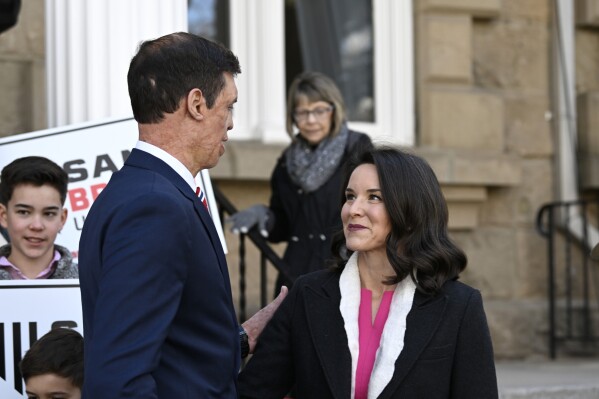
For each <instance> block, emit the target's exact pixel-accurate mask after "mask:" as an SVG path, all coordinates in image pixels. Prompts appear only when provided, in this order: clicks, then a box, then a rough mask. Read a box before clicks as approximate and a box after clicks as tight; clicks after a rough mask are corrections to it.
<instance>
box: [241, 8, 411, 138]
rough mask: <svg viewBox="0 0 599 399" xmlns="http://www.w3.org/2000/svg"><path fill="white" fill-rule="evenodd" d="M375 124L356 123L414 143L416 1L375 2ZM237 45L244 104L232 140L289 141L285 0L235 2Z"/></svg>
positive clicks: (375, 133) (373, 134)
mask: <svg viewBox="0 0 599 399" xmlns="http://www.w3.org/2000/svg"><path fill="white" fill-rule="evenodd" d="M372 2H373V19H374V21H373V28H374V32H373V34H374V54H375V60H374V91H375V93H374V94H375V122H374V123H365V122H351V121H350V123H349V125H350V127H351V128H353V129H356V130H360V131H363V132H366V133H368V134H369V135H370V136H371V137H372V138H373V139H374V140H378V141H385V142H390V143H393V144H399V145H405V146H413V145H414V142H415V139H414V137H415V132H414V126H415V121H414V120H415V112H414V103H415V101H414V68H413V65H414V48H413V46H414V44H413V43H414V40H413V38H414V35H413V14H412V1H406V0H401V1H398V0H373V1H372ZM230 10H231V49H232V50H233V52H234V53H235V54H237V56H238V57H239V61H240V63H241V68H242V74H241V75H239V76H238V78H237V86H238V89H239V104H238V105H237V106H236V111H235V119H234V122H235V128H234V130H233V132H231V135H230V139H231V140H256V139H258V140H261V141H262V142H264V143H277V142H288V141H289V137H288V136H287V133H286V131H285V108H286V107H285V101H286V98H285V89H286V88H285V82H286V80H285V25H284V23H285V21H284V1H283V0H278V1H277V0H252V1H247V0H230Z"/></svg>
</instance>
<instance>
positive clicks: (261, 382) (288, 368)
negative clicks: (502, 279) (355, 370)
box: [239, 271, 498, 399]
mask: <svg viewBox="0 0 599 399" xmlns="http://www.w3.org/2000/svg"><path fill="white" fill-rule="evenodd" d="M339 276H340V273H338V272H330V271H318V272H313V273H309V274H306V275H304V276H302V277H300V278H299V279H298V280H296V282H295V283H294V285H293V288H292V289H291V291H290V292H289V295H288V296H287V298H285V301H283V303H282V304H281V306H280V307H279V309H278V310H277V312H276V313H275V315H274V316H273V318H272V320H271V321H270V323H269V324H268V325H267V327H266V328H265V330H264V332H263V333H262V334H261V335H260V341H259V342H258V344H257V346H256V349H255V353H254V355H253V356H252V358H251V359H250V361H249V362H248V364H247V365H246V366H245V368H244V369H243V370H242V372H241V374H240V376H239V393H240V397H241V398H244V399H246V398H247V399H249V398H252V399H280V398H281V397H283V396H284V394H285V393H287V392H288V391H289V390H290V388H291V387H292V386H294V385H295V396H294V397H295V398H297V399H308V398H310V399H311V398H318V399H333V398H334V399H347V398H350V397H351V378H352V377H351V374H352V371H351V367H352V364H351V354H350V352H349V349H348V341H347V335H346V333H345V328H344V321H343V317H342V316H341V313H340V311H339V302H340V300H341V293H340V291H339ZM392 322H393V320H387V323H392ZM406 322H407V327H406V333H405V337H404V347H403V350H402V352H401V354H400V355H399V357H398V358H397V360H396V362H395V370H394V373H393V377H392V378H391V380H390V381H389V383H388V384H387V386H386V387H385V389H384V390H383V391H382V392H381V394H380V395H379V398H381V399H383V398H384V399H394V398H397V399H412V398H426V399H449V398H454V399H497V397H498V392H497V378H496V374H495V364H494V360H493V348H492V344H491V336H490V334H489V329H488V326H487V320H486V317H485V313H484V309H483V304H482V299H481V295H480V293H479V292H478V291H477V290H475V289H473V288H471V287H469V286H467V285H465V284H462V283H460V282H457V281H448V282H446V283H445V285H444V286H443V289H442V291H441V293H440V294H439V295H436V296H434V297H428V296H425V295H423V294H421V293H419V292H418V291H416V293H415V295H414V302H413V303H412V309H411V310H410V313H409V314H408V317H407V320H406Z"/></svg>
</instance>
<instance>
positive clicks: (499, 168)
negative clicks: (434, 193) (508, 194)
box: [415, 147, 521, 187]
mask: <svg viewBox="0 0 599 399" xmlns="http://www.w3.org/2000/svg"><path fill="white" fill-rule="evenodd" d="M415 152H416V153H417V154H418V155H420V156H422V157H424V158H425V159H426V160H427V161H428V163H429V164H430V165H431V167H432V168H433V170H434V171H435V174H436V175H437V179H439V182H441V184H442V185H444V186H445V185H456V184H457V185H460V186H486V187H495V186H513V185H519V184H520V181H521V168H520V163H519V162H518V161H519V158H517V157H514V156H511V155H505V154H499V153H497V152H491V151H487V152H483V151H477V152H473V151H468V150H449V149H438V148H435V149H432V148H423V147H418V148H416V151H415Z"/></svg>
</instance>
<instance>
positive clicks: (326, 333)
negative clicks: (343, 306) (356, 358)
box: [304, 274, 351, 399]
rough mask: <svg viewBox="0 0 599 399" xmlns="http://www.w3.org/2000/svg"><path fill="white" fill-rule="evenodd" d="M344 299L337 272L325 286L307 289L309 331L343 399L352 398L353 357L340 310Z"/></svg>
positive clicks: (329, 378)
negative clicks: (341, 301)
mask: <svg viewBox="0 0 599 399" xmlns="http://www.w3.org/2000/svg"><path fill="white" fill-rule="evenodd" d="M340 299H341V294H340V293H339V275H337V274H335V275H332V276H331V277H330V278H329V279H328V280H326V281H325V282H324V283H323V284H322V286H321V287H311V286H308V287H306V288H305V295H304V301H305V306H306V315H307V317H306V318H307V323H308V330H309V333H310V336H311V338H312V342H313V343H314V346H315V348H316V352H317V354H318V358H319V361H320V364H321V366H322V369H323V371H324V375H325V377H326V379H327V382H328V384H329V387H330V390H331V392H332V393H333V396H334V397H335V398H339V399H341V398H349V397H350V390H351V356H350V353H349V350H348V348H347V336H346V334H345V329H344V327H343V326H344V323H343V318H342V317H341V314H340V312H339V301H340Z"/></svg>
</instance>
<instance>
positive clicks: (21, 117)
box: [0, 60, 32, 136]
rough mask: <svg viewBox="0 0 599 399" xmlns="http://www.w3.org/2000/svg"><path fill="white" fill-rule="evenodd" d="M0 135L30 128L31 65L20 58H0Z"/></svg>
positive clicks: (7, 134)
mask: <svg viewBox="0 0 599 399" xmlns="http://www.w3.org/2000/svg"><path fill="white" fill-rule="evenodd" d="M0 70H1V71H2V76H1V77H0V93H2V95H1V96H0V136H9V135H12V134H15V133H24V132H28V131H30V130H32V129H31V127H32V125H31V108H32V107H31V105H30V104H31V91H30V88H31V65H30V63H29V62H26V61H20V60H0Z"/></svg>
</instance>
